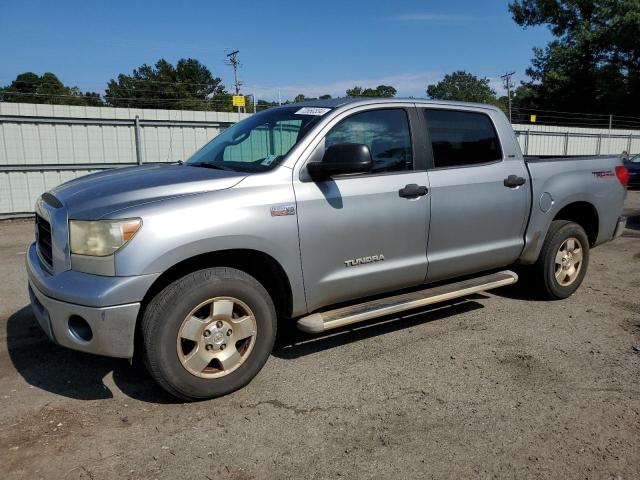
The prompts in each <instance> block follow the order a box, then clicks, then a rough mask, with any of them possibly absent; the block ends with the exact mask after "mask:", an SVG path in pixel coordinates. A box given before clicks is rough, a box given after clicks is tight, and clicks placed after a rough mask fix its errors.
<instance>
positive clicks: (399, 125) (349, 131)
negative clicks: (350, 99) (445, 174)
mask: <svg viewBox="0 0 640 480" xmlns="http://www.w3.org/2000/svg"><path fill="white" fill-rule="evenodd" d="M339 143H360V144H364V145H366V146H368V147H369V150H370V151H371V157H372V159H373V169H372V171H373V172H397V171H402V170H411V169H412V167H413V153H412V151H411V134H410V133H409V121H408V119H407V114H406V112H405V111H404V110H402V109H391V108H390V109H384V110H370V111H367V112H362V113H356V114H355V115H352V116H350V117H347V118H346V119H344V120H342V121H341V122H340V123H338V124H337V125H336V126H335V127H333V128H332V129H331V131H330V132H329V133H328V134H327V136H326V137H325V147H329V146H331V145H336V144H339Z"/></svg>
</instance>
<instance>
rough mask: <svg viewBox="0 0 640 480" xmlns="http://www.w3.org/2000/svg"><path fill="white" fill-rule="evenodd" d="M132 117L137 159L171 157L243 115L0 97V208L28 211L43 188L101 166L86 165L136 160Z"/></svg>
mask: <svg viewBox="0 0 640 480" xmlns="http://www.w3.org/2000/svg"><path fill="white" fill-rule="evenodd" d="M136 116H138V117H139V119H140V142H141V157H142V161H143V162H175V161H177V160H185V159H187V158H188V157H189V156H191V154H193V153H194V152H195V151H196V150H197V149H198V148H200V147H201V146H203V145H204V144H205V143H207V142H208V141H209V140H211V139H212V138H213V137H215V136H216V135H218V134H219V133H220V132H221V131H222V130H223V129H224V128H227V127H228V126H229V125H231V124H233V123H235V122H237V121H238V120H240V119H242V118H244V117H246V116H248V114H238V113H229V112H192V111H181V110H155V109H148V110H147V109H145V110H142V109H128V108H109V107H81V106H68V105H35V104H27V103H0V117H1V118H2V120H1V122H0V170H1V171H0V215H2V214H13V213H23V212H31V211H33V205H34V203H35V200H36V199H37V197H38V196H39V195H40V194H41V193H42V192H44V191H46V190H49V189H51V188H53V187H55V186H56V185H59V184H60V183H63V182H65V181H67V180H69V179H72V178H76V177H79V176H81V175H86V174H87V173H90V172H91V171H99V170H95V169H94V168H92V167H91V166H90V165H93V164H95V166H96V168H97V169H104V168H108V167H109V166H110V165H111V166H112V165H114V164H134V163H136V162H137V156H136V133H135V125H134V119H135V117H136ZM102 164H107V165H102ZM109 164H110V165H109ZM73 165H78V166H79V168H77V169H74V168H73ZM56 166H59V167H60V169H55V168H56ZM45 167H46V170H45V171H42V168H45ZM20 170H22V171H20Z"/></svg>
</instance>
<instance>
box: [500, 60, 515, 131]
mask: <svg viewBox="0 0 640 480" xmlns="http://www.w3.org/2000/svg"><path fill="white" fill-rule="evenodd" d="M515 73H516V72H509V73H505V74H504V75H501V76H500V78H501V79H502V81H503V82H504V88H506V89H507V98H508V100H509V122H511V88H512V87H513V83H511V77H512V76H513V75H515Z"/></svg>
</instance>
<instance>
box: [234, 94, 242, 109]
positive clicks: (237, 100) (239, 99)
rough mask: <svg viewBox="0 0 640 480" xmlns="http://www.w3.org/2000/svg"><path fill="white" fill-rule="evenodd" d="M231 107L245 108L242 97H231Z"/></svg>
mask: <svg viewBox="0 0 640 480" xmlns="http://www.w3.org/2000/svg"><path fill="white" fill-rule="evenodd" d="M233 106H234V107H244V106H245V101H244V95H234V96H233Z"/></svg>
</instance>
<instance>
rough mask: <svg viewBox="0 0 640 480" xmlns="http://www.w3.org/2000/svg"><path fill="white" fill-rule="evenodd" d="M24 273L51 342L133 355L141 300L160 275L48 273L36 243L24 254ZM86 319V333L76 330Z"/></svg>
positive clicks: (111, 353) (36, 315)
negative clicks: (25, 257)
mask: <svg viewBox="0 0 640 480" xmlns="http://www.w3.org/2000/svg"><path fill="white" fill-rule="evenodd" d="M27 273H28V277H29V296H30V298H31V307H32V309H33V313H34V315H35V317H36V319H37V320H38V323H39V324H40V326H41V327H42V329H43V330H44V331H45V333H46V334H47V335H48V336H49V338H51V340H53V341H54V342H56V343H58V344H60V345H62V346H65V347H68V348H72V349H74V350H80V351H83V352H88V353H95V354H98V355H106V356H110V357H121V358H131V357H132V356H133V344H134V342H133V340H134V333H135V326H136V320H137V317H138V312H139V310H140V303H141V301H142V299H143V298H144V295H145V294H146V292H147V291H148V289H149V287H150V286H151V285H152V284H153V281H154V280H155V279H156V278H158V276H159V274H152V275H140V276H135V277H102V276H99V275H89V274H86V273H80V272H74V271H71V270H68V271H65V272H61V273H58V274H56V275H51V274H50V273H49V272H48V271H46V270H45V269H44V268H43V267H42V264H41V262H40V259H39V258H38V255H37V253H36V247H35V244H32V245H31V246H30V247H29V251H28V252H27ZM78 317H79V318H80V319H81V320H79V319H78ZM84 322H86V325H88V327H89V329H90V335H86V332H82V331H79V330H78V329H77V328H74V327H75V326H77V325H78V324H80V325H85V323H84ZM79 333H81V334H79ZM82 333H85V335H82Z"/></svg>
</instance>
